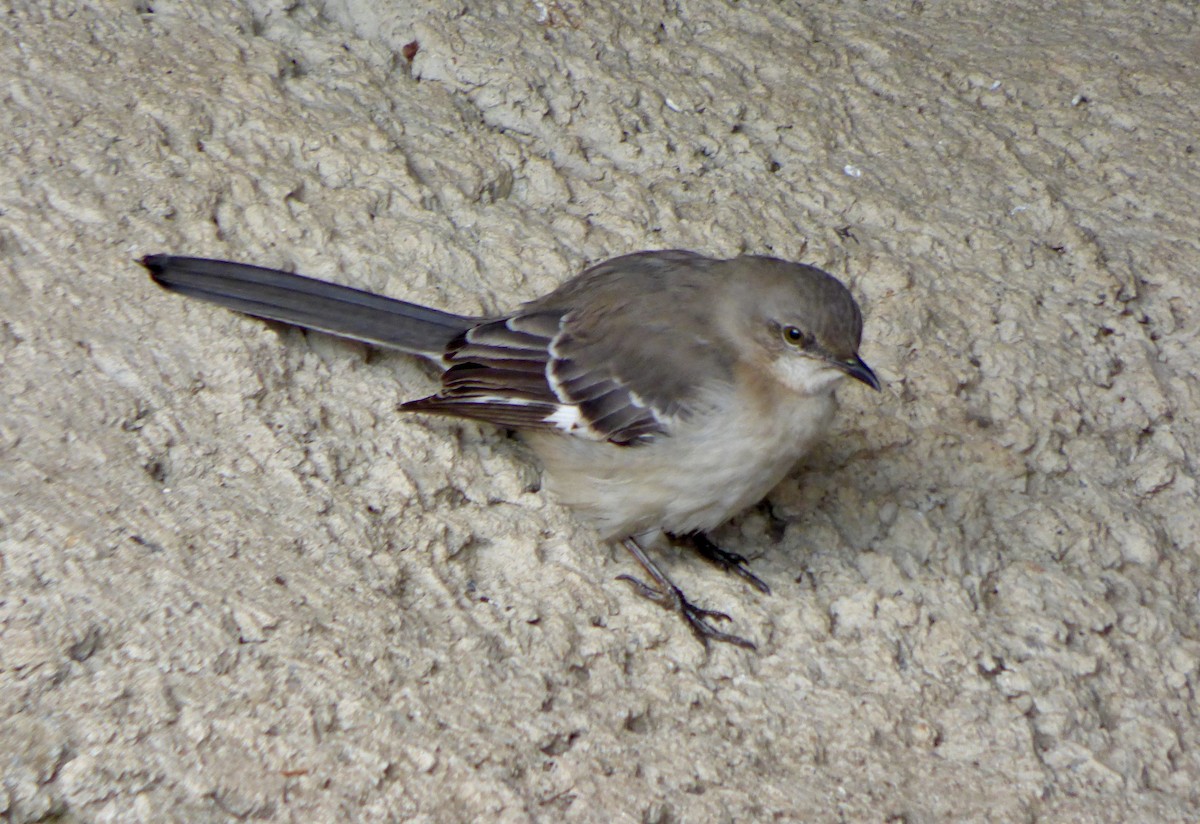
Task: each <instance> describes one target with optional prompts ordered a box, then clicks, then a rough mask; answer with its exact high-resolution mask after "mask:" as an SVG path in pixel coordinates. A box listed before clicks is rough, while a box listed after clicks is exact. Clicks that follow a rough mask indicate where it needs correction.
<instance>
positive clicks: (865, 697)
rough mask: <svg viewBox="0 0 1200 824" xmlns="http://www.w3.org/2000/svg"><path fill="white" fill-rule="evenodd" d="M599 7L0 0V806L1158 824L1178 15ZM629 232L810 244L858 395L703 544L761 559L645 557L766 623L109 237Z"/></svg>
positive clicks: (425, 239)
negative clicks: (858, 348) (855, 361)
mask: <svg viewBox="0 0 1200 824" xmlns="http://www.w3.org/2000/svg"><path fill="white" fill-rule="evenodd" d="M621 5H622V4H608V3H593V2H588V3H583V2H578V0H572V2H558V3H554V2H544V3H543V2H517V1H516V0H513V1H512V2H496V3H462V2H432V3H412V4H411V5H406V4H400V3H362V4H358V3H352V2H349V0H343V2H336V1H331V2H328V3H325V4H320V3H305V2H300V3H293V2H289V3H284V2H278V1H276V2H261V3H248V4H245V5H233V4H225V3H212V4H209V3H201V2H153V3H134V2H123V3H117V2H112V3H96V4H83V3H16V4H15V5H14V4H11V3H10V4H8V6H7V7H6V8H5V9H4V13H3V14H0V89H3V90H4V99H3V105H2V106H0V124H2V126H0V134H2V135H3V146H4V151H3V152H0V392H2V393H3V398H2V401H3V402H2V405H0V815H5V816H7V818H8V820H12V821H19V822H26V821H36V820H40V819H46V818H52V817H57V820H78V821H133V820H144V821H164V820H187V821H223V820H232V819H235V818H254V819H259V820H267V821H304V822H311V821H346V820H364V821H366V820H371V821H383V820H413V821H426V822H442V821H469V820H476V821H500V822H510V821H511V822H520V821H579V822H608V821H630V822H639V821H645V822H709V821H713V822H721V821H838V820H855V821H859V820H861V821H885V820H904V821H909V822H923V821H941V820H996V821H1081V820H1110V821H1119V820H1120V821H1134V820H1140V821H1150V820H1155V821H1183V820H1188V819H1191V818H1194V816H1195V815H1196V810H1197V808H1198V806H1200V791H1198V790H1197V787H1198V786H1200V732H1198V731H1200V724H1198V721H1197V709H1196V700H1195V694H1196V689H1197V680H1198V678H1200V641H1198V637H1200V627H1198V626H1197V623H1198V622H1197V619H1198V614H1200V555H1198V552H1200V551H1198V549H1197V545H1198V543H1200V504H1198V501H1197V485H1196V482H1197V464H1196V460H1197V459H1196V455H1197V454H1198V453H1200V434H1198V429H1197V413H1198V410H1200V383H1198V381H1197V376H1198V375H1200V315H1198V312H1197V308H1196V307H1197V306H1198V305H1200V240H1198V239H1200V217H1198V212H1197V208H1196V204H1197V203H1198V202H1200V160H1198V156H1200V155H1198V150H1200V136H1198V132H1197V126H1196V124H1197V123H1200V66H1198V61H1197V56H1196V55H1197V52H1196V46H1195V44H1196V43H1197V42H1198V40H1200V23H1198V21H1197V16H1196V15H1197V11H1196V7H1195V6H1194V5H1193V4H1188V3H1171V2H1163V3H1153V4H1144V5H1137V4H1129V3H1123V2H1116V0H1111V2H1099V1H1098V0H1084V2H1081V3H1065V2H1064V3H1061V4H1058V6H1057V7H1056V6H1055V5H1054V4H1040V3H1033V2H1023V3H1011V4H1005V5H1004V11H1003V13H1001V12H999V11H998V10H997V7H996V6H995V5H994V4H992V3H987V2H983V1H982V0H977V1H976V2H972V0H956V1H955V2H946V3H940V2H939V3H932V2H926V3H920V2H917V3H912V4H901V5H897V4H890V3H852V4H846V5H840V6H833V5H829V6H826V5H824V4H806V5H803V6H802V5H796V4H781V3H764V4H757V3H749V2H741V3H721V2H717V1H716V0H696V2H679V3H674V2H671V3H666V4H624V5H627V6H629V7H637V8H641V9H642V10H641V11H633V10H630V9H625V10H621V9H620V8H618V7H619V6H621ZM810 5H811V7H810ZM150 7H152V8H153V11H152V12H151V11H149V10H148V9H149V8H150ZM210 7H215V8H218V9H220V10H218V11H213V10H211V9H210ZM413 41H416V43H417V44H418V50H417V52H416V54H415V57H414V58H413V60H412V62H411V65H410V63H409V61H408V60H406V59H405V57H404V56H403V49H404V46H405V44H408V43H411V42H413ZM664 247H681V248H690V249H696V250H698V251H702V252H705V253H709V254H734V253H737V252H739V251H743V250H747V251H751V252H757V253H774V254H777V255H780V256H783V257H789V258H794V259H797V260H803V261H806V262H809V263H813V264H816V265H819V266H822V267H825V268H828V269H830V270H831V271H833V272H834V273H835V274H837V275H838V276H839V277H842V278H843V279H844V280H846V281H847V282H849V283H850V284H851V285H852V287H853V288H854V290H855V292H856V293H857V294H858V295H859V297H860V299H861V302H862V304H863V307H864V310H865V315H866V334H865V345H864V349H863V353H864V356H865V357H866V359H867V360H868V362H869V363H871V364H872V365H873V366H874V367H875V368H876V369H877V371H878V372H879V373H880V376H881V377H882V378H883V379H884V380H885V381H886V388H885V391H884V392H883V393H882V394H881V395H874V394H872V393H869V392H865V391H860V390H859V389H858V388H856V387H849V386H848V387H846V389H845V390H843V391H842V396H843V398H842V399H843V415H842V418H841V420H840V423H839V426H838V430H837V432H836V434H835V436H834V437H833V438H832V439H831V440H830V441H829V443H828V444H827V445H825V446H824V447H823V448H822V449H820V450H819V451H818V452H817V453H815V454H814V455H812V456H810V458H808V459H807V460H806V462H805V464H804V465H803V466H802V467H800V468H799V470H798V472H797V473H796V474H795V475H794V476H793V477H792V478H791V479H789V480H788V481H787V482H785V483H784V484H783V486H781V487H780V488H779V489H778V490H777V491H776V492H775V493H774V494H773V495H772V497H771V502H772V509H771V512H770V513H768V512H767V511H766V510H762V511H756V512H752V513H750V514H748V515H746V516H745V517H743V518H741V519H740V520H739V521H738V522H736V523H734V524H733V525H731V526H730V527H728V528H727V529H725V530H724V531H723V532H722V533H721V534H720V535H719V537H720V538H721V540H722V542H723V543H724V544H725V545H726V546H727V547H728V548H730V549H734V550H736V551H739V552H742V553H745V554H747V555H750V556H752V557H753V558H754V559H755V562H754V568H755V571H756V572H758V573H759V574H760V575H762V576H763V577H764V578H766V579H767V580H769V581H770V582H771V583H772V585H773V586H774V590H775V594H774V595H773V596H771V597H762V596H759V595H758V594H757V593H755V592H753V591H752V590H750V589H749V588H748V587H746V586H745V585H743V584H742V583H741V582H739V581H738V580H736V579H732V578H728V577H725V576H722V575H721V574H720V573H719V572H717V571H716V570H714V569H711V568H709V567H707V566H706V565H704V564H703V563H702V562H701V561H700V560H699V559H696V558H692V557H688V556H685V555H671V556H668V557H667V558H666V559H665V562H666V563H667V565H668V567H669V569H670V570H671V571H672V573H673V574H675V575H676V576H677V578H678V580H679V581H680V583H681V584H683V585H684V587H685V588H686V589H687V590H688V591H689V592H690V594H692V595H693V597H694V598H695V599H696V600H697V601H699V602H700V603H702V604H705V605H710V606H716V607H721V608H725V609H728V610H729V611H730V612H731V613H732V614H733V616H734V619H735V624H734V627H735V629H736V631H737V632H739V633H742V634H745V635H748V636H750V637H752V638H755V639H757V640H758V641H759V642H760V645H761V652H760V653H759V654H757V655H754V654H747V653H745V652H743V651H740V650H737V649H732V648H727V647H719V648H714V650H713V652H712V654H711V656H710V657H708V658H706V657H705V655H704V652H703V649H702V648H701V646H700V645H699V644H697V643H696V641H695V640H694V639H693V638H692V637H691V636H690V635H689V633H688V632H687V631H686V629H685V628H684V627H683V626H682V625H681V624H680V622H679V621H678V620H676V619H675V618H673V617H672V616H670V615H668V614H666V613H664V612H662V611H661V610H659V609H658V608H657V607H655V606H654V605H653V604H649V603H646V602H643V601H640V600H638V599H636V598H635V597H634V596H633V595H632V593H630V592H629V591H628V589H627V588H626V587H624V586H622V585H621V584H619V583H616V582H614V581H613V578H614V577H615V576H616V575H618V574H620V573H622V572H629V571H632V569H631V563H630V561H629V560H628V559H627V558H625V557H624V556H623V555H621V554H620V553H618V552H615V551H613V550H611V549H608V548H606V547H603V546H600V545H598V544H597V542H596V540H595V537H594V535H592V534H591V533H589V532H588V530H587V529H586V528H584V527H583V526H581V525H579V524H578V523H577V522H576V521H575V520H574V519H573V518H572V517H571V515H570V514H569V513H568V512H566V511H565V510H563V509H562V508H560V507H559V506H557V505H556V504H555V503H554V502H553V500H551V499H549V498H548V497H547V496H545V495H543V494H540V493H539V492H538V491H537V487H538V476H537V473H536V471H535V470H533V469H531V468H530V467H529V465H528V463H527V462H526V461H525V459H524V456H523V455H522V453H521V451H520V449H519V447H518V446H517V445H516V444H515V443H514V442H513V441H512V440H510V439H509V438H507V437H506V436H504V434H503V433H499V432H496V431H494V430H489V429H486V428H484V427H477V426H474V425H471V424H463V423H456V422H453V421H447V420H436V419H428V418H420V417H411V416H401V415H399V414H396V413H395V411H394V408H395V405H396V404H397V403H398V402H399V401H401V400H404V399H408V398H412V397H416V396H418V395H419V394H421V393H422V392H426V391H428V390H429V389H430V387H431V386H432V380H431V377H430V375H429V373H428V372H427V371H426V370H424V369H423V368H421V367H420V365H419V364H415V363H413V362H411V361H410V360H407V359H405V358H403V357H399V356H393V355H386V354H380V353H376V352H371V351H368V350H366V349H364V348H363V347H360V346H356V345H352V344H347V343H343V342H339V341H334V340H331V339H329V338H326V337H323V336H320V335H315V334H313V335H305V334H303V333H300V332H297V331H294V330H290V329H285V328H283V327H280V326H272V325H267V324H264V323H260V322H256V321H252V320H247V319H243V318H240V317H237V316H235V315H233V314H231V313H229V312H225V311H221V310H219V309H216V308H213V307H210V306H206V305H201V304H197V303H193V302H186V301H184V300H181V299H179V298H176V297H174V296H171V295H168V294H165V293H163V292H161V291H160V290H158V289H156V288H155V287H154V286H153V284H151V283H150V281H149V280H148V278H146V277H145V274H144V272H143V271H142V270H141V269H140V268H139V267H138V266H137V265H135V263H134V260H135V259H136V258H137V257H140V256H141V255H143V254H146V253H150V252H159V251H173V252H180V253H191V254H200V255H208V256H214V257H227V258H232V259H238V260H245V261H249V262H255V263H260V264H265V265H276V266H286V267H293V268H296V269H298V270H300V271H303V272H305V273H308V274H311V275H314V276H318V277H324V278H328V279H332V280H337V281H339V282H343V283H349V284H352V285H356V286H361V287H365V288H369V289H373V290H377V291H383V292H387V293H389V294H393V295H396V296H399V297H404V298H407V299H410V300H416V301H422V302H427V303H432V304H435V305H438V306H442V307H446V308H449V309H453V310H456V311H461V312H480V311H485V310H492V309H496V308H499V307H503V306H509V305H512V304H514V303H516V302H518V301H520V300H524V299H528V298H530V297H533V296H535V295H537V294H539V293H541V292H543V291H546V290H548V289H549V288H550V287H552V286H553V285H555V284H557V283H558V282H560V281H561V280H563V279H564V278H566V277H568V276H570V275H571V274H573V273H574V272H576V271H578V270H579V269H580V268H582V267H583V266H584V265H585V264H587V263H589V262H593V261H596V260H599V259H603V258H605V257H609V256H612V255H616V254H620V253H624V252H628V251H633V250H636V249H641V248H664Z"/></svg>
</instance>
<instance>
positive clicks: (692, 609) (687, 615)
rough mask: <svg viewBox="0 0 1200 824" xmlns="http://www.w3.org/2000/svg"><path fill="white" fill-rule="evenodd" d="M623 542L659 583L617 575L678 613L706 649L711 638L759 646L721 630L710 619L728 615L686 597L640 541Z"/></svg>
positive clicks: (623, 540)
mask: <svg viewBox="0 0 1200 824" xmlns="http://www.w3.org/2000/svg"><path fill="white" fill-rule="evenodd" d="M621 543H622V544H623V545H624V546H625V548H626V549H627V550H629V554H630V555H632V556H633V557H634V558H635V559H636V560H637V562H638V563H639V564H641V565H642V568H643V569H644V570H646V572H647V573H648V574H649V575H650V577H651V578H652V579H654V583H655V584H656V586H650V585H649V584H647V583H645V582H643V581H639V580H638V579H637V578H634V577H633V576H632V575H618V576H617V580H619V581H628V582H629V584H630V585H631V586H632V587H633V590H634V592H636V593H637V594H638V595H641V596H642V597H643V598H649V599H650V600H651V601H654V602H655V603H656V604H659V605H661V606H663V607H666V608H667V609H669V610H671V611H673V612H677V613H679V615H680V617H682V618H683V620H684V621H686V622H687V625H688V626H689V627H691V629H692V632H694V633H695V634H696V637H697V638H699V639H700V640H701V641H702V642H703V643H704V647H705V649H707V648H708V642H709V641H710V640H713V641H724V642H725V643H727V644H733V645H735V646H739V647H743V648H745V649H758V648H757V647H756V646H754V644H753V643H751V642H750V641H747V640H746V639H745V638H739V637H738V636H736V635H730V634H729V633H728V632H721V631H720V630H719V629H717V628H716V627H714V626H713V625H712V624H711V623H709V621H728V620H729V616H728V615H726V614H725V613H723V612H717V611H716V610H711V609H702V608H701V607H698V606H696V605H695V604H693V603H692V602H691V601H689V600H688V599H687V598H686V597H684V594H683V591H682V590H681V589H679V587H677V586H675V585H674V584H673V583H671V579H670V578H668V577H667V576H666V574H664V573H663V571H662V570H661V569H659V568H658V565H657V564H655V563H654V562H653V561H651V560H650V558H649V556H647V555H646V551H645V550H644V549H642V546H641V544H639V543H638V542H637V540H636V539H635V538H623V539H621Z"/></svg>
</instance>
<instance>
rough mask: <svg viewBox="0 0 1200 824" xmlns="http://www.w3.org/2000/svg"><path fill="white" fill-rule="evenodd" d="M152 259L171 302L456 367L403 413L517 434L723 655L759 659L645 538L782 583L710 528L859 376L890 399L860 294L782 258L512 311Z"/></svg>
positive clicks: (572, 295) (676, 271)
mask: <svg viewBox="0 0 1200 824" xmlns="http://www.w3.org/2000/svg"><path fill="white" fill-rule="evenodd" d="M142 263H143V264H144V265H145V266H146V268H148V269H149V270H150V274H151V277H152V278H153V279H154V280H155V282H157V283H158V284H159V285H161V286H163V287H165V288H167V289H169V290H171V291H174V292H178V293H180V294H183V295H188V296H190V297H195V298H200V299H201V300H206V301H210V302H212V303H216V304H219V305H221V306H225V307H228V308H230V309H235V310H237V311H239V312H244V313H246V314H248V315H253V316H255V317H259V318H267V319H270V320H275V321H282V322H284V323H290V324H295V325H297V326H302V327H306V328H309V329H315V330H319V331H321V332H327V333H329V334H332V335H339V336H341V337H346V338H352V339H354V340H359V341H364V342H366V343H369V344H375V345H377V346H383V347H388V348H391V349H399V350H401V351H403V352H408V353H410V354H414V355H419V356H422V357H425V358H428V359H429V360H431V361H434V362H435V363H437V364H440V365H441V367H442V369H443V371H442V375H441V389H440V391H438V392H437V394H434V395H430V396H429V397H426V398H421V399H419V400H413V401H409V402H408V403H404V404H402V405H401V406H400V409H402V410H405V411H411V412H426V413H434V414H439V415H453V416H457V417H462V418H472V419H475V420H480V421H486V422H488V423H492V424H496V425H498V426H502V427H506V428H510V429H514V430H517V431H518V432H519V433H520V434H521V436H522V437H523V438H524V439H525V440H526V441H527V442H528V443H529V444H530V446H531V447H532V448H533V450H534V452H535V453H536V454H537V455H538V457H539V458H540V459H541V461H542V464H543V467H544V469H545V470H546V472H547V475H548V481H549V484H548V485H549V487H550V489H551V490H552V491H553V492H555V493H556V495H557V496H558V498H559V499H560V500H561V501H562V502H563V503H565V504H567V505H568V506H570V507H572V508H573V509H574V510H575V511H577V512H579V513H580V514H581V515H582V516H584V517H585V518H587V519H588V520H589V521H590V522H591V523H593V524H594V525H595V526H596V528H597V530H598V531H599V533H600V535H601V537H603V538H604V539H607V540H616V541H620V542H621V543H622V544H623V545H624V546H625V548H626V549H628V550H629V552H630V553H631V554H632V555H633V557H634V558H635V559H636V560H637V562H638V563H639V564H640V565H641V566H642V568H643V569H645V571H646V574H647V575H648V576H649V579H650V581H649V582H646V581H643V580H640V579H637V578H634V577H632V576H629V575H621V576H620V578H621V579H623V580H625V581H627V582H629V583H630V584H631V585H632V586H633V588H634V589H635V590H636V591H637V592H638V593H639V594H641V595H643V596H645V597H647V598H650V599H651V600H653V601H655V602H657V603H659V604H661V605H663V606H665V607H667V608H668V609H671V610H673V611H675V612H677V613H678V614H679V615H680V616H682V618H683V619H684V620H685V621H686V622H687V624H688V626H689V627H690V628H691V629H692V631H693V632H694V633H695V634H696V635H697V637H699V638H700V639H701V640H702V641H703V642H704V643H705V645H706V646H707V644H708V642H709V640H716V641H724V642H728V643H732V644H736V645H738V646H741V647H746V648H749V649H753V648H754V644H752V643H751V642H750V641H748V640H746V639H744V638H741V637H738V636H736V635H732V634H730V633H727V632H723V631H721V630H720V629H718V628H717V627H716V626H715V624H714V622H715V621H718V620H720V621H725V620H728V619H729V616H727V615H726V614H724V613H722V612H717V611H715V610H709V609H703V608H701V607H698V606H696V605H695V604H693V603H692V602H691V601H689V600H688V599H687V598H686V597H685V596H684V594H683V592H682V591H681V590H680V589H679V587H677V586H675V584H673V583H672V582H671V580H670V579H669V578H668V577H667V575H666V574H665V573H664V572H663V571H662V569H661V568H659V566H658V565H657V564H656V563H655V562H654V561H653V560H651V558H650V557H649V556H648V555H647V553H646V547H647V546H648V545H650V543H651V542H652V541H654V540H656V539H657V538H658V537H660V536H664V535H665V536H666V537H667V538H669V539H672V540H674V541H677V542H679V543H683V544H687V545H690V546H691V547H693V548H694V549H695V550H697V551H698V552H699V553H700V554H701V555H702V556H704V557H706V558H708V559H709V560H710V561H713V562H714V563H716V564H718V565H719V566H721V567H723V568H724V569H726V570H727V571H729V572H733V573H735V574H737V575H739V576H741V577H742V578H744V579H745V580H746V581H747V582H749V583H750V584H751V585H753V586H754V587H756V588H757V589H759V590H761V591H762V592H764V593H766V592H770V590H769V588H768V587H767V585H766V584H765V583H763V581H761V580H760V579H759V578H758V577H757V576H755V575H754V574H753V573H752V572H750V570H749V569H748V568H747V565H746V559H745V558H743V557H742V556H740V555H738V554H735V553H732V552H726V551H725V550H722V549H721V548H720V547H718V546H716V545H715V544H714V543H713V542H712V541H711V540H710V539H709V538H708V535H707V533H708V531H709V530H712V529H714V528H716V527H717V526H719V525H720V524H722V523H723V522H724V521H726V520H728V519H729V518H730V517H732V516H733V515H736V514H737V513H738V512H740V511H741V510H743V509H745V508H747V507H749V506H751V505H753V504H755V503H757V502H758V501H760V500H762V498H763V497H764V496H766V494H767V493H768V492H770V491H771V489H772V488H773V487H774V486H776V485H777V484H778V483H779V482H780V481H781V480H782V479H783V478H784V476H785V475H786V474H787V473H788V472H789V470H791V469H792V467H793V466H794V465H795V463H796V461H797V460H798V459H799V458H800V457H801V456H802V455H803V454H804V453H805V452H806V451H807V450H808V449H809V448H810V447H811V446H812V444H813V443H814V442H815V441H816V440H817V439H819V438H820V437H821V435H822V434H824V433H825V431H826V430H827V429H828V427H829V424H830V422H831V420H832V418H833V415H834V412H835V411H836V408H837V401H836V399H835V398H834V394H833V392H834V388H835V387H836V386H837V384H838V383H839V382H840V381H841V380H842V379H844V378H846V377H850V378H854V379H855V380H858V381H861V382H862V383H864V384H866V385H867V386H870V387H872V388H873V389H879V381H878V380H877V379H876V377H875V374H874V373H873V372H872V371H871V369H870V368H869V367H868V366H867V365H866V364H865V363H863V361H862V359H861V358H860V357H859V356H858V347H859V341H860V338H861V334H862V315H861V313H860V312H859V308H858V304H857V303H855V301H854V298H853V297H852V296H851V294H850V292H849V290H847V289H846V287H845V286H843V285H842V283H841V282H840V281H838V280H837V279H836V278H835V277H833V276H832V275H830V274H828V273H826V272H824V271H822V270H820V269H817V268H815V267H813V266H807V265H804V264H799V263H791V262H788V261H783V260H778V259H775V258H769V257H754V256H742V257H737V258H733V259H730V260H717V259H713V258H708V257H704V256H701V255H698V254H695V253H692V252H685V251H658V252H639V253H636V254H631V255H625V256H623V257H618V258H613V259H612V260H608V261H605V262H603V263H599V264H597V265H595V266H592V267H591V268H589V269H587V270H585V271H584V272H582V273H581V274H579V275H578V276H576V277H574V278H572V279H571V280H569V281H567V282H566V283H564V284H563V285H562V286H560V287H559V288H557V289H555V290H554V291H553V292H551V293H549V294H548V295H545V296H544V297H540V298H538V299H536V300H532V301H529V302H528V303H525V304H522V305H521V306H520V307H518V308H517V309H515V310H514V311H512V312H509V313H507V314H503V315H498V316H496V317H466V316H462V315H455V314H451V313H448V312H442V311H439V310H437V309H430V308H427V307H424V306H418V305H416V304H412V303H406V302H404V301H400V300H395V299H393V298H388V297H383V296H381V295H375V294H371V293H368V292H363V291H360V290H358V289H352V288H350V287H346V286H339V285H337V284H333V283H327V282H323V281H319V280H313V279H311V278H306V277H303V276H300V275H296V274H291V273H288V272H282V271H278V270H274V269H264V268H262V267H258V266H249V265H246V264H241V263H229V262H226V261H219V260H206V259H202V258H191V257H177V256H173V255H151V256H149V257H146V258H144V259H143V260H142Z"/></svg>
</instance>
